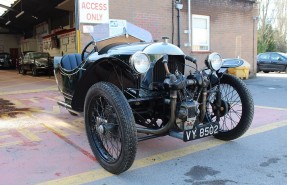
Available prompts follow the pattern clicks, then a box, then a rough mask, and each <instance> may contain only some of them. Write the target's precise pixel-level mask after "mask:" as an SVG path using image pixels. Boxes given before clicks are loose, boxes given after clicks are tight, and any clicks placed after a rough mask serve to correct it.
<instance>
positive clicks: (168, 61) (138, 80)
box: [54, 24, 254, 174]
mask: <svg viewBox="0 0 287 185" xmlns="http://www.w3.org/2000/svg"><path fill="white" fill-rule="evenodd" d="M129 28H131V29H129ZM94 30H96V28H95V29H94ZM91 36H93V39H92V41H91V42H90V43H88V44H87V46H86V47H85V48H84V49H83V51H82V54H67V55H64V56H62V57H55V59H54V72H55V78H56V82H57V84H58V88H59V90H60V92H61V93H62V94H63V96H64V100H63V101H59V102H58V104H59V105H61V106H63V107H65V108H66V109H67V110H68V111H69V112H70V114H71V115H83V116H84V120H85V128H86V133H87V137H88V140H89V144H90V146H91V149H92V151H93V153H94V155H95V156H96V158H97V160H98V162H99V163H100V165H101V166H102V167H103V168H105V169H106V170H107V171H109V172H111V173H114V174H120V173H122V172H124V171H126V170H128V169H129V168H130V167H131V165H132V164H133V162H134V160H135V156H136V151H137V143H138V141H142V140H146V139H152V138H155V137H160V136H166V135H169V136H172V137H175V138H178V139H180V140H182V141H192V140H196V139H200V138H203V137H207V136H214V137H215V138H218V139H221V140H233V139H236V138H238V137H240V136H241V135H243V134H244V133H245V132H246V131H247V129H248V128H249V126H250V125H251V123H252V120H253V113H254V105H253V99H252V97H251V94H250V92H249V90H248V89H247V87H246V85H245V84H244V83H243V82H242V81H241V80H240V79H238V78H237V77H234V76H231V75H229V74H227V73H226V71H227V69H228V68H229V67H238V66H240V65H242V63H241V62H240V60H238V61H234V60H233V61H232V62H228V61H224V60H222V58H221V56H220V55H219V54H218V53H211V54H209V55H208V56H207V58H206V60H205V61H204V62H205V66H206V67H205V68H203V69H202V70H198V67H197V61H196V59H195V58H193V57H191V56H187V55H185V54H184V53H183V51H182V50H181V49H180V48H178V47H177V46H175V45H173V44H170V43H168V38H163V40H162V41H161V42H151V40H152V39H151V35H150V34H149V33H148V32H147V31H145V30H143V29H141V28H138V27H136V26H134V25H131V24H128V27H127V28H125V29H123V33H122V34H118V35H114V36H107V37H105V38H102V37H100V36H98V35H97V33H91Z"/></svg>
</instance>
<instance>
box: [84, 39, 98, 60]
mask: <svg viewBox="0 0 287 185" xmlns="http://www.w3.org/2000/svg"><path fill="white" fill-rule="evenodd" d="M91 45H94V48H93V49H92V50H91V51H87V49H88V47H89V46H91ZM97 50H98V49H97V46H96V45H95V41H93V40H92V41H91V42H89V43H88V44H87V45H86V46H85V47H84V49H83V51H82V54H81V59H82V61H84V60H85V58H86V57H88V56H89V55H90V54H92V53H94V52H97Z"/></svg>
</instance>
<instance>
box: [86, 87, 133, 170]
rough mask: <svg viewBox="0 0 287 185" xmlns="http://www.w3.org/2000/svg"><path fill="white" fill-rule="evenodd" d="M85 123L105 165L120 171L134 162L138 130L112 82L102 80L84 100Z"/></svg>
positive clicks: (98, 155) (121, 95) (90, 141)
mask: <svg viewBox="0 0 287 185" xmlns="http://www.w3.org/2000/svg"><path fill="white" fill-rule="evenodd" d="M84 111H85V125H86V132H87V136H88V140H89V143H90V146H91V148H92V151H93V153H94V155H95V156H96V158H97V160H98V162H99V163H100V164H101V166H102V167H103V168H105V169H106V170H107V171H109V172H111V173H113V174H120V173H122V172H124V171H126V170H128V169H129V168H130V166H131V165H132V164H133V162H134V159H135V156H136V149H137V132H136V127H135V120H134V117H133V114H132V110H131V108H130V106H129V104H128V102H127V100H126V98H125V96H124V95H123V93H122V92H121V91H120V90H119V89H118V88H117V87H116V86H114V85H113V84H111V83H106V82H99V83H96V84H94V85H93V86H92V87H91V88H90V89H89V91H88V93H87V96H86V99H85V110H84Z"/></svg>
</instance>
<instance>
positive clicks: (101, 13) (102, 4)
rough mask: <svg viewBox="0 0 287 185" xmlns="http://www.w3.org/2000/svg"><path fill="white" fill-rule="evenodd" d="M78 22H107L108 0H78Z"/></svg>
mask: <svg viewBox="0 0 287 185" xmlns="http://www.w3.org/2000/svg"><path fill="white" fill-rule="evenodd" d="M79 15H80V16H79V17H80V23H90V24H96V23H106V22H109V0H79Z"/></svg>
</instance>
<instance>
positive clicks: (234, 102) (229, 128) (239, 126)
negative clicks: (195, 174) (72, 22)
mask: <svg viewBox="0 0 287 185" xmlns="http://www.w3.org/2000/svg"><path fill="white" fill-rule="evenodd" d="M218 87H219V88H220V92H221V108H220V121H219V124H220V129H219V134H218V135H215V137H216V138H219V139H222V140H232V139H236V138H238V137H240V136H241V135H243V134H244V133H245V132H246V131H247V129H248V128H249V126H250V124H251V122H252V120H253V114H254V104H253V99H252V97H251V94H250V92H249V90H248V89H247V87H246V85H245V84H244V83H243V82H242V81H241V80H240V79H238V78H236V77H234V76H231V75H229V74H224V76H223V77H222V79H221V82H220V85H216V86H213V88H212V89H211V92H214V93H211V94H210V95H209V97H208V102H207V119H208V120H209V121H216V117H215V114H214V112H215V99H216V96H215V94H216V93H215V92H216V91H215V90H217V89H218Z"/></svg>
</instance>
